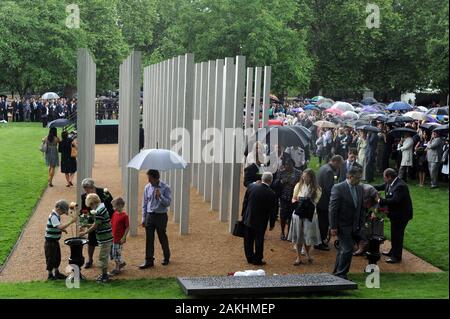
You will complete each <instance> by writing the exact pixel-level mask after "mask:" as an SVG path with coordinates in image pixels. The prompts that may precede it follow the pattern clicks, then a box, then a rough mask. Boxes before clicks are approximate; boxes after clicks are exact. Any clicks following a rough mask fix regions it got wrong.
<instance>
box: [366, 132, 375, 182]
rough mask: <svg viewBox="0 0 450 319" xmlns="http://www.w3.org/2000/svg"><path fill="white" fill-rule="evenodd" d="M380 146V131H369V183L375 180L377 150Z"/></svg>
mask: <svg viewBox="0 0 450 319" xmlns="http://www.w3.org/2000/svg"><path fill="white" fill-rule="evenodd" d="M377 146H378V133H375V132H369V133H368V135H367V147H366V154H365V155H366V180H367V182H368V183H371V182H373V178H374V174H375V163H376V152H377Z"/></svg>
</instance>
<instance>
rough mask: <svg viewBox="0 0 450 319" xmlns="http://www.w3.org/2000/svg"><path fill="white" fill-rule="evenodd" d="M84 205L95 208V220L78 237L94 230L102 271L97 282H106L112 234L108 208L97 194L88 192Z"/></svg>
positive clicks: (107, 279)
mask: <svg viewBox="0 0 450 319" xmlns="http://www.w3.org/2000/svg"><path fill="white" fill-rule="evenodd" d="M86 206H87V207H89V208H90V209H93V210H95V217H94V218H95V221H94V224H93V225H92V226H91V227H89V229H87V230H85V231H81V232H80V234H79V235H80V237H82V236H84V235H86V234H89V233H90V232H93V231H95V237H96V238H97V242H98V244H99V246H100V253H99V262H100V268H101V269H102V273H101V275H100V276H98V278H97V281H98V282H102V283H105V282H108V281H109V276H108V257H109V253H110V251H111V246H112V241H113V236H112V229H111V221H110V219H109V214H108V210H107V209H106V207H105V204H103V203H102V202H101V201H100V197H98V195H97V194H89V195H87V197H86Z"/></svg>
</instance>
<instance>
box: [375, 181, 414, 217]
mask: <svg viewBox="0 0 450 319" xmlns="http://www.w3.org/2000/svg"><path fill="white" fill-rule="evenodd" d="M375 188H376V189H377V190H378V191H381V190H384V192H385V197H386V198H385V199H384V198H382V199H381V200H380V206H386V207H387V208H388V210H389V214H388V217H389V219H392V220H398V221H408V220H410V219H412V218H413V205H412V201H411V196H410V195H409V189H408V185H407V184H406V183H405V182H404V181H403V180H402V179H400V178H397V179H396V180H395V181H394V183H393V185H392V186H390V187H389V185H386V184H382V185H378V186H375Z"/></svg>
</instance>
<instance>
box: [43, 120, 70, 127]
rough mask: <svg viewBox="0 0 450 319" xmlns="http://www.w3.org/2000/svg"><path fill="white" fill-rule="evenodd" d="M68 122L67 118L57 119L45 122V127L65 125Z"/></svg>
mask: <svg viewBox="0 0 450 319" xmlns="http://www.w3.org/2000/svg"><path fill="white" fill-rule="evenodd" d="M69 124H70V121H69V120H68V119H57V120H54V121H51V122H50V123H48V124H47V127H50V128H51V127H65V126H67V125H69Z"/></svg>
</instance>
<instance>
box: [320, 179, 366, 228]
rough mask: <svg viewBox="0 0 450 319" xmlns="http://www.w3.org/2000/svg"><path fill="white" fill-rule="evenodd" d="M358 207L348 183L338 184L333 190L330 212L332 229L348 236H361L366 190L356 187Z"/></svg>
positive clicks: (360, 186)
mask: <svg viewBox="0 0 450 319" xmlns="http://www.w3.org/2000/svg"><path fill="white" fill-rule="evenodd" d="M356 194H357V205H356V206H355V203H354V201H353V197H352V194H351V192H350V187H349V185H348V183H347V181H344V182H342V183H339V184H336V185H334V186H333V188H332V190H331V197H330V205H329V208H328V211H329V215H328V216H329V221H330V228H331V229H337V230H338V233H339V232H345V233H347V234H350V233H351V234H359V233H360V231H361V229H362V226H363V225H364V222H365V209H364V190H363V187H362V185H358V186H356Z"/></svg>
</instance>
